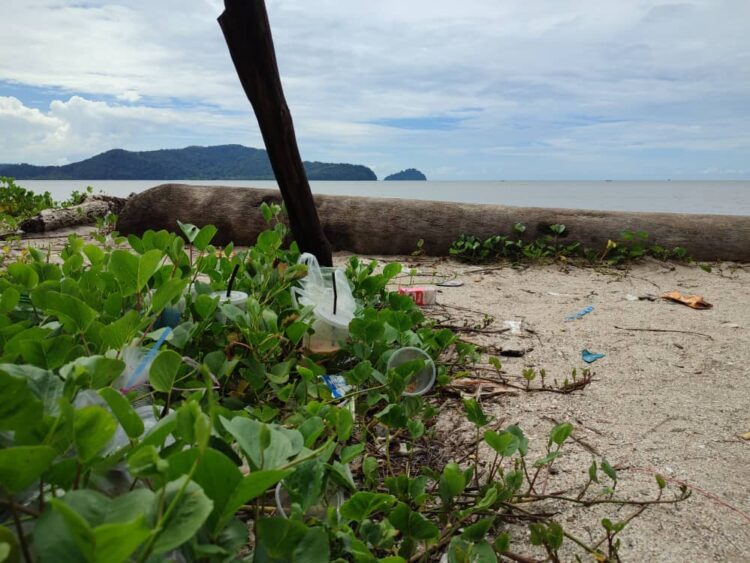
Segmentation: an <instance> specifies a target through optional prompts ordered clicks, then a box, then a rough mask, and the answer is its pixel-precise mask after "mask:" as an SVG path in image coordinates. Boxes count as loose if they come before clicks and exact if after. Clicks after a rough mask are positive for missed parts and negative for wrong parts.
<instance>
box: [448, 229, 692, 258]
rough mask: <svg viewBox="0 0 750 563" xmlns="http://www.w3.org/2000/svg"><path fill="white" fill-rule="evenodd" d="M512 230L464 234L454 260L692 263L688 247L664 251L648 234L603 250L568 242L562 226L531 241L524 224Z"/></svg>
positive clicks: (626, 234)
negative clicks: (482, 236)
mask: <svg viewBox="0 0 750 563" xmlns="http://www.w3.org/2000/svg"><path fill="white" fill-rule="evenodd" d="M513 230H514V235H493V236H490V237H487V238H485V239H480V238H478V237H476V236H474V235H470V234H462V235H461V236H460V237H459V238H458V239H457V240H456V241H454V242H453V244H452V245H451V248H450V250H449V252H450V254H451V256H453V257H454V258H456V259H458V260H461V261H464V262H471V263H484V262H491V261H497V260H510V261H511V262H512V263H514V264H521V263H526V262H531V263H534V262H554V261H563V262H569V261H571V260H576V261H578V263H581V264H589V265H592V266H599V265H604V266H627V265H631V264H633V263H635V262H637V261H638V260H641V259H642V258H645V257H647V256H649V257H652V258H656V259H657V260H665V261H666V260H676V261H682V262H692V259H691V258H690V256H689V254H688V252H687V250H686V249H685V248H683V247H679V246H678V247H675V248H671V249H668V248H665V247H663V246H661V245H659V244H658V243H656V242H654V241H651V240H649V235H648V233H647V232H645V231H636V232H633V231H623V232H621V233H620V235H619V237H618V238H617V239H616V240H609V241H607V244H606V245H605V247H604V248H602V249H592V248H587V247H584V246H583V245H582V244H581V243H580V242H577V241H575V240H569V239H568V236H570V232H569V231H568V230H567V228H566V227H565V225H563V224H554V225H550V226H549V227H548V230H549V233H548V234H545V235H543V236H541V237H539V238H536V239H533V240H531V241H529V240H525V239H523V238H521V237H522V235H523V233H525V231H526V226H525V225H523V224H521V223H516V224H515V225H514V228H513ZM704 269H705V268H704Z"/></svg>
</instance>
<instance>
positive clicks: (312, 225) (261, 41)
mask: <svg viewBox="0 0 750 563" xmlns="http://www.w3.org/2000/svg"><path fill="white" fill-rule="evenodd" d="M219 25H220V26H221V30H222V31H223V32H224V39H225V40H226V42H227V47H229V53H230V55H231V56H232V61H233V62H234V67H235V69H237V74H238V76H239V78H240V82H241V83H242V88H243V89H244V90H245V94H246V95H247V98H248V99H249V100H250V103H251V104H252V106H253V110H254V111H255V116H256V117H257V119H258V125H259V126H260V132H261V133H262V134H263V141H264V142H265V144H266V150H267V151H268V157H269V158H270V160H271V167H272V168H273V172H274V175H275V176H276V181H277V182H278V184H279V189H280V190H281V195H282V197H283V198H284V203H285V204H286V208H287V213H288V214H289V226H290V227H291V230H292V234H293V235H294V240H296V241H297V244H298V245H299V247H300V250H301V251H302V252H309V253H311V254H313V255H315V257H316V258H317V259H318V262H319V263H320V265H321V266H332V265H333V261H332V258H331V246H330V244H329V243H328V240H327V239H326V236H325V234H324V233H323V228H322V227H321V225H320V220H319V219H318V213H317V211H316V209H315V202H314V201H313V197H312V192H311V191H310V184H309V183H308V182H307V175H306V174H305V168H304V166H303V164H302V158H301V157H300V154H299V148H298V147H297V139H296V137H295V135H294V124H293V123H292V115H291V113H290V112H289V107H288V106H287V103H286V99H285V98H284V91H283V89H282V87H281V78H280V77H279V68H278V65H277V64H276V53H275V51H274V47H273V38H272V37H271V25H270V23H269V21H268V13H267V12H266V5H265V3H264V1H263V0H225V2H224V13H223V14H221V16H219Z"/></svg>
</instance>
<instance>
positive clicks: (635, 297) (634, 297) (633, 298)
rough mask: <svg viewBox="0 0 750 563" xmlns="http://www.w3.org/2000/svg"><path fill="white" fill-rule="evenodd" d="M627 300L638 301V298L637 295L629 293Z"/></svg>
mask: <svg viewBox="0 0 750 563" xmlns="http://www.w3.org/2000/svg"><path fill="white" fill-rule="evenodd" d="M625 299H627V300H628V301H638V296H637V295H632V294H630V293H628V294H627V295H626V296H625Z"/></svg>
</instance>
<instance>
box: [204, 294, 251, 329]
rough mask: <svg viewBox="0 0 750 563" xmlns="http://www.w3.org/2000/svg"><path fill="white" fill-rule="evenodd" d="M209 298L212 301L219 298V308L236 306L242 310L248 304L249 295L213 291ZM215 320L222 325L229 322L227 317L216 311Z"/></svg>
mask: <svg viewBox="0 0 750 563" xmlns="http://www.w3.org/2000/svg"><path fill="white" fill-rule="evenodd" d="M227 293H228V294H227ZM208 296H209V297H210V298H211V299H216V298H217V297H218V298H219V306H221V305H234V306H235V307H238V308H240V309H242V308H244V305H245V303H247V293H245V292H244V291H229V292H226V291H213V292H211V293H209V294H208ZM214 318H215V319H216V321H217V322H220V323H224V324H226V322H227V316H226V315H225V314H224V313H222V312H221V310H218V311H216V314H215V315H214Z"/></svg>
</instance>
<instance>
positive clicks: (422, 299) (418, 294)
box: [398, 285, 437, 306]
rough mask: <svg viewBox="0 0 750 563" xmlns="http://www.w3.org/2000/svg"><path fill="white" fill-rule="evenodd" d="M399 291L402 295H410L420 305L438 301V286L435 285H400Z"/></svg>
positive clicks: (432, 303)
mask: <svg viewBox="0 0 750 563" xmlns="http://www.w3.org/2000/svg"><path fill="white" fill-rule="evenodd" d="M398 292H399V293H400V294H401V295H408V296H409V297H411V298H412V301H414V303H416V304H417V305H419V306H424V305H434V304H435V303H436V302H437V287H435V286H434V285H420V286H414V287H399V288H398Z"/></svg>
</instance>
